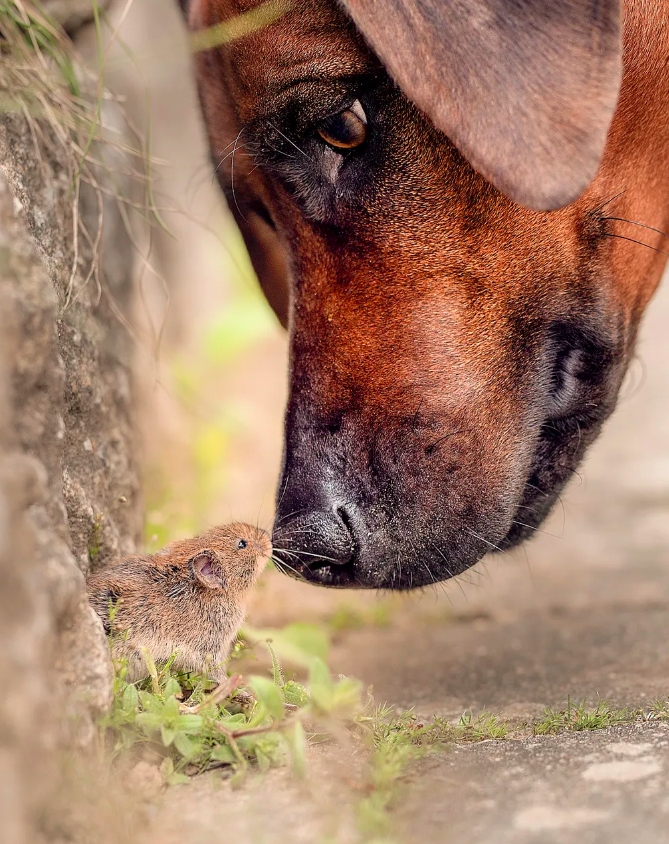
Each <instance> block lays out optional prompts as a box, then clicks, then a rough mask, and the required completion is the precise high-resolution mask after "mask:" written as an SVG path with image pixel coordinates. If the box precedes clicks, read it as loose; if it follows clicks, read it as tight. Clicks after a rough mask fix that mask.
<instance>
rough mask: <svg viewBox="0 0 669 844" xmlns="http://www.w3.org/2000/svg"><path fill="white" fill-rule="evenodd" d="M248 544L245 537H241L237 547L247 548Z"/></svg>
mask: <svg viewBox="0 0 669 844" xmlns="http://www.w3.org/2000/svg"><path fill="white" fill-rule="evenodd" d="M246 544H247V543H246V540H245V539H240V540H239V542H238V543H237V548H239V550H240V551H241V550H242V548H246Z"/></svg>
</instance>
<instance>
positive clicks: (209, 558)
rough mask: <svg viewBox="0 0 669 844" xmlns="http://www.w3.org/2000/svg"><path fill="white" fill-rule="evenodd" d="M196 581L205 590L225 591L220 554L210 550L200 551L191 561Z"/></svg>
mask: <svg viewBox="0 0 669 844" xmlns="http://www.w3.org/2000/svg"><path fill="white" fill-rule="evenodd" d="M189 563H190V567H191V571H192V572H193V576H194V577H195V580H196V581H197V582H198V583H199V584H200V586H204V587H205V589H224V588H225V577H224V575H223V569H222V567H221V561H220V560H219V558H218V554H217V553H216V552H215V551H212V550H210V549H209V548H204V549H203V550H202V551H198V552H197V554H195V556H194V557H191V559H190V560H189Z"/></svg>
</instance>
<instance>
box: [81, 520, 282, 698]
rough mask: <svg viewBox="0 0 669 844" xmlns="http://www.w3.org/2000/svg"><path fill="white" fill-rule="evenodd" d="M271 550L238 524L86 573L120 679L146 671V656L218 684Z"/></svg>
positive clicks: (263, 535) (264, 537)
mask: <svg viewBox="0 0 669 844" xmlns="http://www.w3.org/2000/svg"><path fill="white" fill-rule="evenodd" d="M271 553H272V544H271V541H270V538H269V535H268V534H267V532H266V531H264V530H262V529H260V528H256V527H253V526H252V525H248V524H244V523H242V522H235V523H232V524H228V525H223V526H220V527H214V528H211V529H210V530H208V531H207V532H206V533H203V534H201V535H200V536H195V537H193V538H190V539H181V540H178V541H175V542H172V543H171V544H169V545H168V546H167V547H165V548H163V549H162V550H161V551H158V552H157V553H155V554H148V555H136V556H131V557H126V558H125V559H123V560H120V561H118V562H116V563H112V564H111V565H109V566H107V567H105V568H104V569H102V570H100V571H99V572H95V573H94V574H92V575H90V576H89V577H88V579H87V581H86V585H87V589H88V599H89V601H90V604H91V606H92V607H93V609H94V610H95V612H96V613H97V615H98V616H99V617H100V619H101V621H102V624H103V627H104V629H105V632H106V633H107V634H108V635H111V636H112V639H111V646H112V657H113V658H114V659H115V660H123V661H124V662H125V663H126V665H127V670H126V674H125V680H126V682H128V683H134V682H136V681H138V680H141V679H143V678H144V677H146V676H148V674H149V669H148V667H147V664H146V659H145V657H144V655H143V651H144V649H146V650H147V651H148V652H149V653H150V654H151V656H152V658H153V660H154V662H159V663H160V662H166V661H167V660H169V659H170V657H172V655H173V654H175V653H176V656H175V658H174V662H173V666H174V667H175V668H176V669H177V670H178V671H194V672H199V673H202V674H205V675H206V676H208V677H210V678H211V679H213V680H216V681H218V682H221V681H222V680H223V679H224V678H225V677H226V671H225V665H224V663H225V660H226V659H227V657H228V654H229V652H230V647H231V645H232V643H233V641H234V639H235V636H236V635H237V631H238V630H239V628H240V626H241V624H242V622H243V620H244V615H245V611H246V599H247V596H248V594H249V591H250V590H251V588H252V586H253V585H254V584H255V582H256V580H257V579H258V577H259V575H260V573H261V571H262V569H263V568H264V566H265V563H266V562H267V560H268V559H269V558H270V556H271Z"/></svg>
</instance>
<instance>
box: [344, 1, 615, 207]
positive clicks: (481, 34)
mask: <svg viewBox="0 0 669 844" xmlns="http://www.w3.org/2000/svg"><path fill="white" fill-rule="evenodd" d="M341 2H342V5H343V6H344V7H345V8H346V10H347V11H348V13H349V14H350V16H351V17H352V18H353V20H354V22H355V23H356V25H357V26H358V28H359V30H360V31H361V32H362V34H363V35H364V36H365V38H366V39H367V41H368V42H369V44H370V46H371V47H372V48H373V49H374V51H375V52H376V53H377V54H378V56H379V57H380V58H381V59H382V61H383V62H384V64H385V65H386V68H387V69H388V71H389V73H390V75H391V76H392V77H393V78H394V80H395V81H396V83H397V84H398V85H399V86H400V87H401V88H402V90H403V91H404V93H405V94H406V95H407V96H408V97H409V98H410V99H411V100H413V102H414V103H415V104H416V105H417V106H418V107H419V108H420V109H422V110H423V111H424V112H425V113H426V114H427V115H428V116H429V117H430V118H431V119H432V121H433V122H434V124H435V125H436V126H437V128H438V129H440V130H441V131H443V132H444V133H445V134H446V135H448V137H449V138H450V139H451V140H452V141H453V143H454V144H455V145H456V146H457V147H458V149H459V150H460V151H461V152H462V154H463V155H464V156H465V157H466V158H467V159H468V161H469V162H470V163H471V164H472V166H473V167H474V168H475V169H476V170H478V171H479V172H480V173H482V174H483V175H484V176H485V177H486V178H487V179H488V180H489V181H490V182H492V183H493V184H494V185H495V186H496V187H497V188H498V189H499V190H501V191H502V192H503V193H505V194H507V196H509V197H511V199H514V200H515V201H517V202H519V203H521V204H523V205H527V206H529V207H531V208H537V209H542V210H551V209H555V208H560V207H562V206H564V205H566V204H568V203H569V202H571V201H573V200H574V199H576V198H577V197H578V196H579V195H580V194H581V193H582V192H583V190H585V188H586V187H587V185H588V184H589V182H590V181H591V180H592V178H593V177H594V175H595V173H596V171H597V168H598V166H599V162H600V160H601V157H602V154H603V151H604V144H605V142H606V135H607V131H608V128H609V125H610V123H611V118H612V117H613V112H614V110H615V106H616V102H617V98H618V92H619V88H620V80H621V73H622V69H621V67H622V62H621V40H620V9H619V0H387V2H384V3H383V4H382V7H383V8H382V9H381V8H379V3H378V0H341Z"/></svg>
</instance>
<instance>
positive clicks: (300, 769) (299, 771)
mask: <svg viewBox="0 0 669 844" xmlns="http://www.w3.org/2000/svg"><path fill="white" fill-rule="evenodd" d="M286 739H287V743H288V749H289V751H290V758H291V761H292V763H293V771H294V772H295V774H296V775H297V776H298V777H300V779H304V777H306V775H307V737H306V735H305V733H304V727H303V726H302V723H301V722H300V721H296V723H295V726H294V727H293V729H292V730H289V731H287V732H286Z"/></svg>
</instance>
